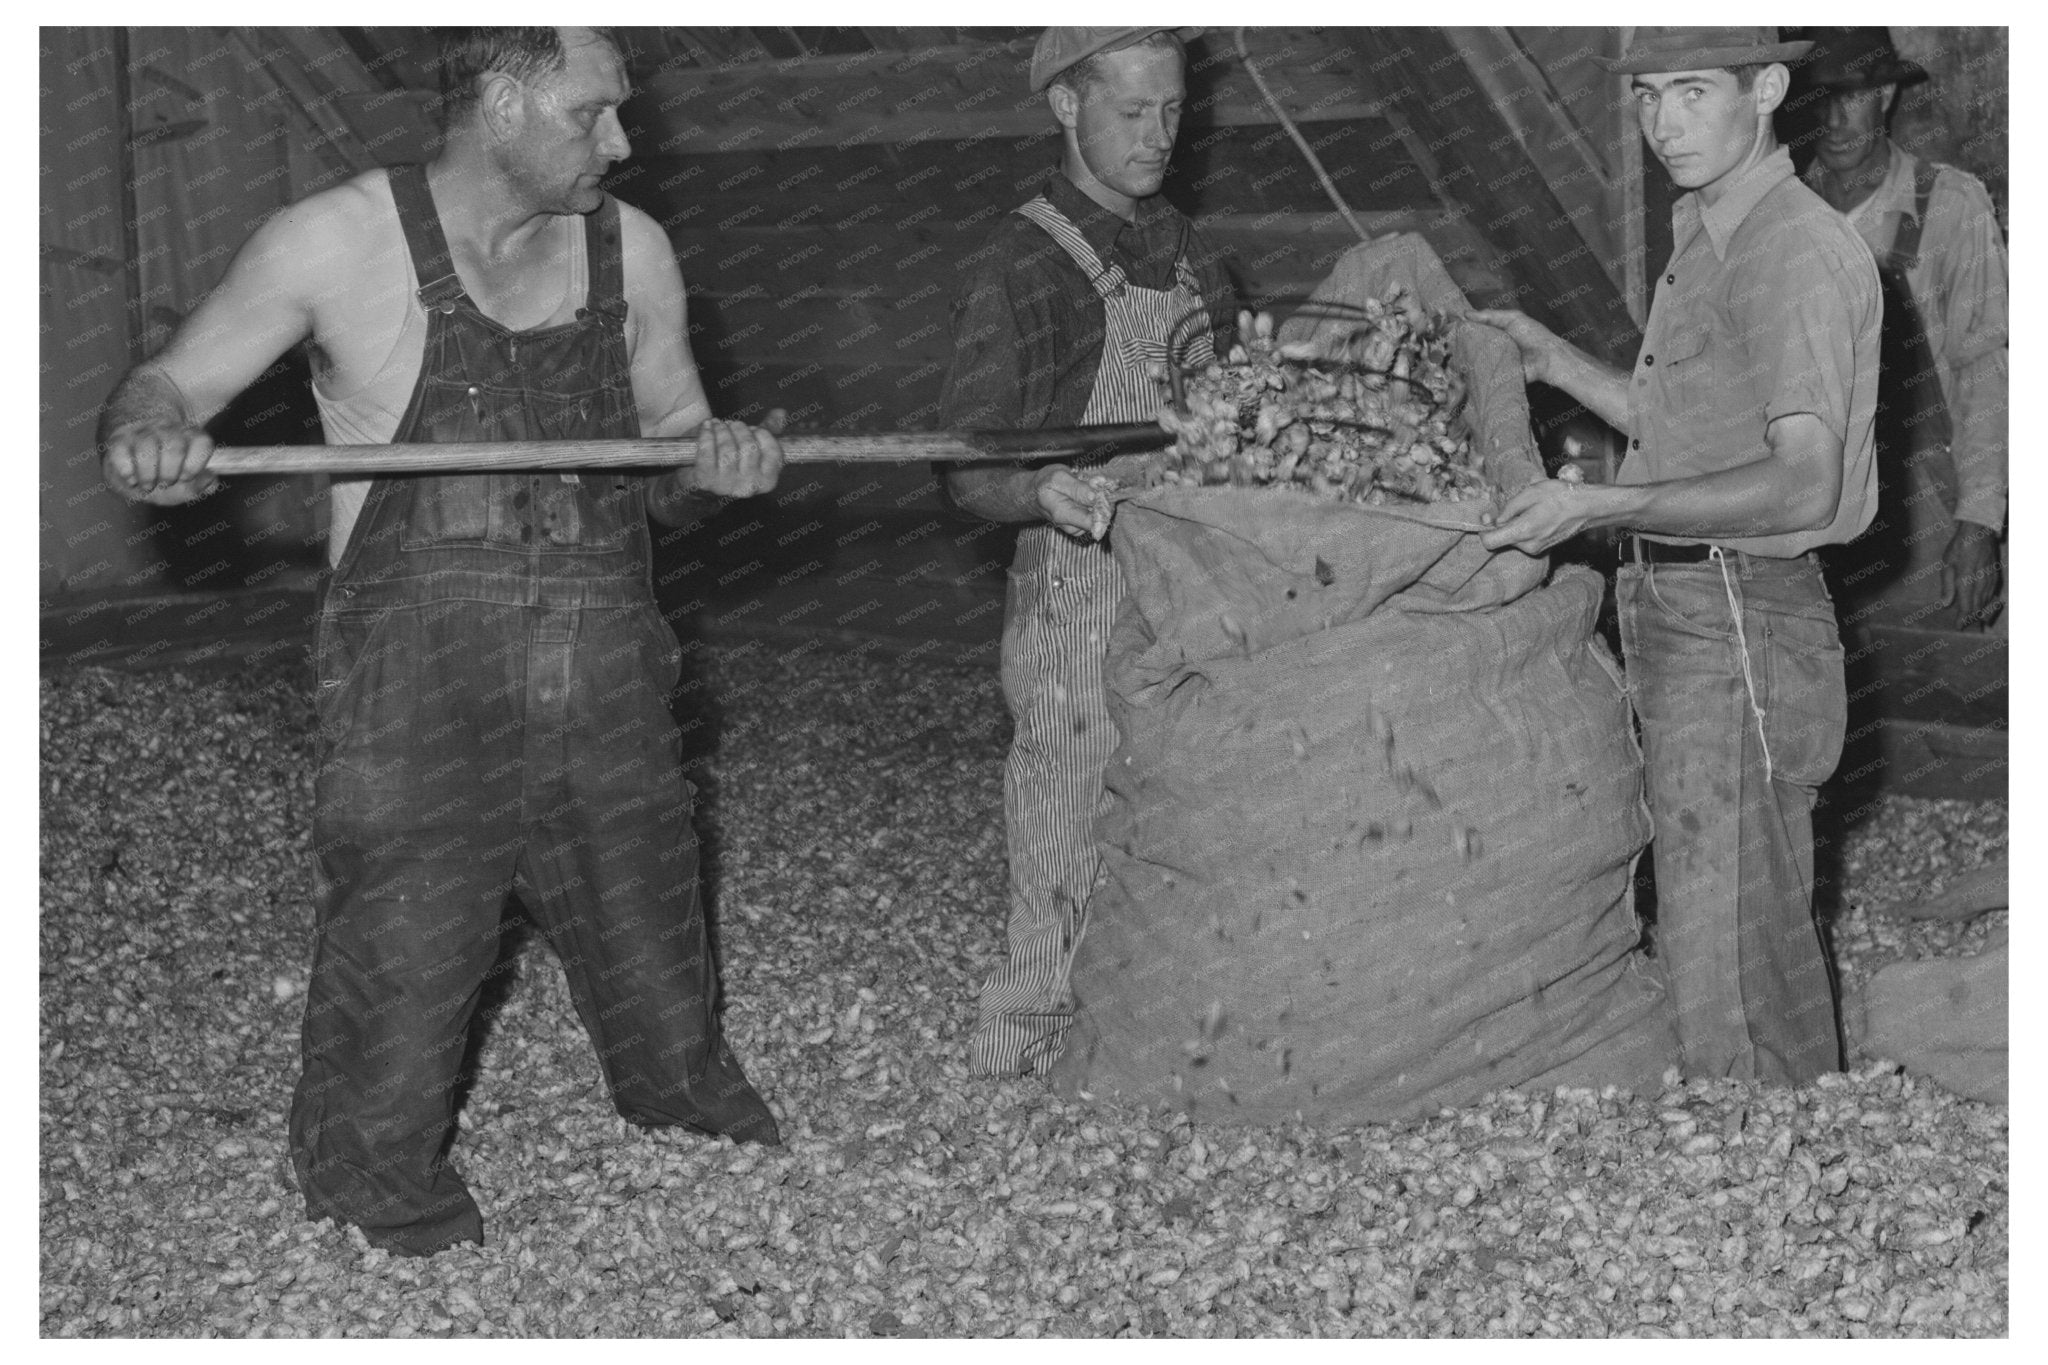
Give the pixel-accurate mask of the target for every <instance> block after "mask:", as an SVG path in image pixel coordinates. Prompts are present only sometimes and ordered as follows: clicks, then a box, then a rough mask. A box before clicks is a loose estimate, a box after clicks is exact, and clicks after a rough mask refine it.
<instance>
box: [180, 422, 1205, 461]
mask: <svg viewBox="0 0 2048 1365" xmlns="http://www.w3.org/2000/svg"><path fill="white" fill-rule="evenodd" d="M781 439H782V458H783V461H784V463H787V464H919V463H924V462H927V461H936V462H940V463H953V462H960V461H972V460H1021V459H1032V460H1038V459H1060V458H1068V459H1071V458H1075V457H1078V456H1082V455H1105V454H1106V455H1118V454H1127V453H1130V452H1134V451H1146V450H1158V449H1160V448H1162V447H1164V446H1166V445H1168V444H1169V443H1171V442H1172V440H1173V436H1172V434H1171V433H1170V432H1168V431H1166V430H1165V429H1163V428H1161V427H1158V426H1155V425H1153V424H1152V423H1150V422H1139V423H1129V424H1123V425H1111V426H1100V427H1067V428H1062V429H1057V430H1044V431H958V432H945V431H940V432H923V431H891V432H874V433H864V434H859V435H852V434H849V435H838V436H832V435H807V434H798V433H791V434H788V435H785V436H783V437H782V438H781ZM696 460H697V440H696V438H695V437H694V436H683V437H672V438H667V439H658V438H647V439H641V440H604V441H484V442H477V443H475V444H455V443H450V444H446V445H434V444H422V445H387V446H369V445H362V446H348V445H342V446H222V447H219V448H218V449H216V450H215V451H214V452H213V458H212V459H211V460H209V461H208V463H207V468H208V469H209V470H211V471H212V472H213V473H216V474H447V473H460V472H471V473H477V472H502V471H509V470H521V469H663V468H673V467H675V466H677V465H686V464H694V463H696Z"/></svg>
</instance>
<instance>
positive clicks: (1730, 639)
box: [1615, 552, 1848, 1082]
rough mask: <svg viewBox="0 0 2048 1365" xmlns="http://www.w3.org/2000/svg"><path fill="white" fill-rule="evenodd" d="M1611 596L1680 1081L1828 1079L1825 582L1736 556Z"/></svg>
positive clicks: (1830, 733) (1810, 568)
mask: <svg viewBox="0 0 2048 1365" xmlns="http://www.w3.org/2000/svg"><path fill="white" fill-rule="evenodd" d="M1615 594H1616V598H1617V603H1618V606H1619V609H1620V617H1621V638H1622V649H1623V654H1624V656H1625V659H1626V662H1627V666H1628V684H1629V694H1630V699H1631V700H1632V702H1633V703H1634V706H1635V711H1636V716H1637V719H1638V720H1639V721H1640V723H1641V725H1642V732H1643V757H1644V761H1645V765H1646V771H1645V781H1646V786H1647V788H1648V794H1649V801H1650V816H1651V821H1652V826H1653V828H1654V831H1655V833H1654V842H1653V843H1652V845H1651V847H1652V856H1653V859H1654V861H1655V864H1656V870H1657V871H1656V878H1657V928H1656V943H1657V952H1658V956H1659V957H1660V958H1661V959H1662V960H1663V961H1664V963H1665V966H1666V969H1667V971H1668V972H1669V976H1670V982H1671V992H1672V999H1673V1001H1674V1003H1675V1005H1676V1008H1677V1014H1678V1032H1679V1043H1680V1050H1681V1060H1682V1065H1683V1067H1684V1070H1685V1073H1686V1074H1687V1075H1689V1076H1706V1077H1732V1078H1737V1079H1755V1080H1767V1081H1783V1082H1798V1081H1805V1080H1810V1079H1812V1078H1813V1077H1815V1076H1818V1075H1820V1074H1821V1073H1823V1072H1827V1071H1833V1070H1837V1069H1839V1068H1840V1066H1841V1043H1840V1035H1839V1033H1838V1031H1837V1027H1836V1018H1835V997H1834V983H1833V978H1832V974H1831V970H1830V966H1829V962H1828V957H1827V951H1826V947H1825V945H1824V943H1823V940H1822V937H1821V933H1820V929H1819V926H1818V925H1817V924H1816V923H1815V919H1814V897H1813V888H1814V873H1813V807H1814V798H1815V795H1816V793H1817V791H1818V789H1819V787H1820V785H1821V783H1823V782H1825V781H1826V780H1827V779H1828V777H1829V776H1830V775H1831V774H1832V773H1833V772H1834V770H1835V764H1836V763H1837V762H1838V761H1839V760H1840V758H1841V753H1842V741H1843V737H1844V731H1845V729H1846V723H1847V712H1848V698H1847V693H1846V689H1845V687H1844V685H1843V680H1842V647H1841V643H1840V640H1839V638H1838V636H1837V633H1836V626H1835V613H1834V604H1833V602H1832V601H1830V599H1829V597H1828V592H1827V588H1826V587H1825V586H1824V585H1823V584H1822V582H1821V575H1820V569H1819V567H1818V565H1817V564H1816V563H1815V562H1814V561H1813V559H1812V558H1811V557H1801V558H1798V559H1761V558H1755V557H1751V556H1747V555H1738V554H1735V553H1733V552H1731V553H1729V554H1728V555H1727V557H1726V558H1725V559H1723V560H1707V561H1702V562H1700V563H1697V564H1655V565H1646V564H1624V565H1623V566H1622V568H1621V571H1620V574H1619V576H1618V578H1617V580H1616V584H1615ZM1738 620H1739V626H1738Z"/></svg>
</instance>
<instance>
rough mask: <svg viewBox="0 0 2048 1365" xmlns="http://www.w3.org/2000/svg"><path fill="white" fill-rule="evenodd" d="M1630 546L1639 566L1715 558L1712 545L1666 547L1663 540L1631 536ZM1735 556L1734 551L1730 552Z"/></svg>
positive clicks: (1694, 562) (1686, 562)
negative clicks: (1632, 547)
mask: <svg viewBox="0 0 2048 1365" xmlns="http://www.w3.org/2000/svg"><path fill="white" fill-rule="evenodd" d="M1628 539H1629V544H1630V545H1632V546H1634V547H1635V551H1634V553H1635V561H1636V563H1638V564H1698V563H1701V562H1702V561H1704V560H1707V559H1710V558H1712V557H1713V549H1714V547H1713V546H1711V545H1666V544H1665V543H1664V542H1663V541H1661V540H1644V539H1643V538H1642V537H1641V536H1630V537H1629V538H1628ZM1728 553H1729V554H1731V555H1732V554H1734V553H1735V552H1734V551H1733V550H1730V551H1729V552H1728Z"/></svg>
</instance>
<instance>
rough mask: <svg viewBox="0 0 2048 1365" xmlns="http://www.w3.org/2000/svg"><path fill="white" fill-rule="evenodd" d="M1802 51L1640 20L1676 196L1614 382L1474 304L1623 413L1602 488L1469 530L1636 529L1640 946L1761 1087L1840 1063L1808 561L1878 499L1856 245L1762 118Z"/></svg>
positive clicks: (1831, 629)
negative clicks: (1627, 358) (1818, 854)
mask: <svg viewBox="0 0 2048 1365" xmlns="http://www.w3.org/2000/svg"><path fill="white" fill-rule="evenodd" d="M1808 46H1809V45H1808V44H1806V43H1780V42H1778V41H1777V40H1776V34H1775V31H1774V30H1770V29H1762V28H1639V29H1637V30H1636V31H1635V36H1634V39H1633V41H1632V45H1631V47H1630V49H1629V50H1628V52H1627V53H1626V54H1625V55H1624V56H1623V57H1622V58H1620V59H1619V60H1609V59H1603V62H1602V64H1603V65H1604V66H1605V67H1606V68H1607V69H1608V70H1610V71H1614V72H1620V73H1625V74H1627V75H1628V76H1629V78H1630V81H1629V85H1630V89H1631V91H1632V92H1633V93H1634V96H1635V98H1636V101H1637V104H1638V109H1637V113H1638V121H1639V123H1640V125H1641V128H1642V133H1643V137H1644V139H1645V140H1646V141H1647V142H1648V143H1649V145H1650V149H1651V151H1652V152H1654V153H1655V155H1656V156H1657V159H1658V160H1659V161H1660V162H1662V163H1663V164H1664V167H1665V169H1666V170H1667V171H1668V172H1669V173H1670V175H1671V178H1672V180H1673V181H1674V182H1676V184H1677V185H1678V186H1679V187H1680V188H1681V189H1683V190H1685V191H1686V193H1684V194H1682V195H1681V196H1680V197H1679V199H1678V202H1677V203H1676V205H1674V207H1673V209H1672V213H1671V239H1672V244H1673V245H1672V254H1671V260H1670V263H1669V264H1668V265H1666V267H1665V268H1664V270H1663V272H1661V275H1660V277H1659V282H1658V284H1657V285H1656V295H1655V299H1654V301H1653V302H1652V303H1651V305H1650V315H1649V319H1648V323H1647V325H1646V326H1645V328H1644V333H1643V343H1642V350H1641V352H1640V353H1639V355H1638V358H1637V361H1636V365H1635V368H1634V370H1633V372H1632V373H1629V372H1623V371H1621V370H1617V369H1614V368H1612V367H1610V366H1608V365H1606V364H1603V363H1602V362H1600V361H1598V360H1595V359H1593V358H1592V357H1591V356H1588V355H1587V354H1586V353H1584V352H1583V351H1580V350H1579V349H1578V348H1576V347H1574V346H1571V345H1570V344H1568V343H1566V342H1565V341H1563V340H1562V339H1561V338H1559V337H1558V336H1556V335H1555V334H1554V333H1552V332H1551V331H1550V330H1549V329H1548V328H1545V327H1544V326H1542V325H1541V324H1540V323H1537V322H1535V321H1533V320H1532V319H1530V318H1528V317H1525V316H1524V315H1522V314H1520V313H1517V312H1512V311H1482V312H1477V313H1475V314H1474V316H1475V317H1477V318H1478V319H1479V320H1481V321H1484V322H1489V323H1492V324H1494V325H1496V326H1499V327H1503V328H1505V329H1506V330H1507V332H1508V334H1509V335H1510V336H1511V337H1513V338H1514V340H1515V342H1516V343H1517V344H1518V345H1519V347H1520V348H1521V352H1522V361H1523V367H1524V369H1525V371H1526V373H1527V377H1528V378H1529V379H1531V380H1542V381H1544V382H1547V383H1550V384H1553V385H1556V386H1557V387H1559V388H1561V389H1563V390H1565V391H1566V392H1567V393H1569V394H1571V395H1572V396H1573V397H1574V398H1576V399H1578V400H1579V401H1580V402H1582V403H1585V404H1586V405H1587V406H1588V407H1590V408H1591V409H1592V410H1593V411H1594V412H1596V413H1597V414H1599V416H1600V417H1601V418H1602V419H1603V420H1605V421H1606V422H1608V423H1609V424H1610V425H1612V426H1614V427H1615V428H1617V429H1618V430H1621V431H1624V432H1626V433H1627V435H1628V438H1629V441H1628V453H1627V456H1626V458H1625V459H1624V461H1623V463H1622V467H1621V472H1620V477H1619V480H1618V482H1616V483H1614V484H1611V485H1584V486H1581V485H1576V484H1572V483H1567V482H1563V481H1555V480H1545V481H1541V482H1539V483H1536V484H1534V485H1531V486H1530V487H1528V488H1526V489H1524V490H1523V491H1521V492H1519V493H1517V494H1516V495H1515V496H1514V497H1513V498H1510V499H1509V500H1508V502H1507V504H1506V505H1505V506H1504V507H1503V508H1502V509H1501V511H1500V514H1499V516H1498V518H1497V522H1496V525H1495V526H1494V528H1493V529H1492V530H1490V531H1488V532H1486V533H1485V534H1484V535H1483V536H1482V537H1481V539H1482V542H1483V543H1484V544H1485V545H1486V547H1487V548H1489V549H1493V550H1501V549H1506V548H1509V547H1514V548H1517V549H1521V550H1524V551H1526V552H1528V553H1530V554H1541V553H1543V552H1545V551H1547V550H1549V549H1550V548H1551V547H1552V546H1554V545H1556V544H1558V543H1559V542H1561V541H1564V540H1566V539H1568V538H1570V537H1571V536H1575V535H1577V534H1579V533H1580V532H1581V531H1585V530H1588V529H1591V528H1594V527H1616V528H1620V529H1624V530H1626V531H1629V532H1632V533H1633V534H1632V535H1631V536H1630V537H1629V538H1628V541H1627V548H1626V549H1625V550H1624V563H1623V564H1622V567H1621V570H1620V573H1619V575H1618V578H1617V581H1616V584H1615V594H1616V597H1617V599H1618V605H1619V609H1620V617H1621V637H1622V646H1623V652H1624V656H1625V658H1626V660H1627V664H1628V680H1629V691H1630V698H1631V700H1632V702H1633V703H1634V706H1635V711H1636V715H1637V717H1638V719H1639V720H1640V721H1641V724H1642V731H1643V747H1644V763H1645V773H1644V776H1645V781H1646V785H1647V788H1648V795H1649V802H1650V814H1651V819H1652V826H1653V831H1654V843H1653V844H1652V850H1653V854H1654V857H1655V863H1656V885H1657V930H1656V942H1657V951H1658V956H1659V957H1660V958H1662V959H1663V961H1664V963H1665V965H1666V968H1667V969H1668V971H1669V973H1670V980H1671V989H1672V999H1673V1001H1674V1004H1675V1005H1676V1008H1677V1012H1678V1029H1679V1041H1680V1046H1681V1055H1682V1061H1683V1066H1684V1069H1685V1072H1686V1073H1687V1074H1688V1075H1692V1076H1709V1077H1733V1078H1738V1079H1755V1080H1769V1081H1781V1082H1799V1081H1806V1080H1810V1079H1812V1078H1813V1077H1815V1076H1817V1075H1820V1074H1821V1073H1823V1072H1826V1071H1831V1070H1835V1069H1837V1068H1839V1067H1840V1065H1841V1060H1842V1054H1841V1043H1840V1034H1839V1032H1838V1024H1837V1020H1836V1011H1835V996H1834V982H1833V979H1832V976H1831V972H1830V968H1829V963H1828V959H1827V953H1826V948H1825V945H1824V942H1823V940H1822V938H1821V934H1820V928H1819V926H1818V924H1817V923H1816V922H1815V919H1814V903H1813V887H1814V881H1813V820H1812V815H1813V805H1814V798H1815V794H1816V792H1817V790H1818V788H1819V786H1820V784H1821V783H1822V782H1825V781H1826V780H1827V778H1828V777H1829V775H1830V774H1831V773H1832V772H1833V771H1834V768H1835V764H1836V763H1837V761H1839V759H1840V757H1841V748H1842V741H1843V737H1844V730H1845V728H1846V727H1845V719H1846V714H1847V708H1848V699H1847V696H1846V692H1845V689H1844V686H1843V676H1842V665H1843V658H1842V648H1841V644H1840V641H1839V638H1838V635H1837V629H1836V622H1835V614H1834V607H1833V604H1832V603H1831V601H1830V600H1829V597H1828V591H1827V588H1826V586H1825V585H1824V584H1823V582H1822V580H1821V572H1820V567H1819V564H1818V563H1817V561H1816V557H1815V553H1814V552H1815V551H1816V550H1817V549H1818V548H1819V547H1821V546H1824V545H1833V544H1841V543H1843V542H1846V541H1848V540H1850V539H1853V538H1854V537H1855V536H1856V534H1857V533H1858V532H1860V531H1861V530H1862V529H1863V528H1864V527H1865V526H1866V525H1868V524H1869V522H1870V518H1871V514H1872V511H1873V509H1874V507H1875V505H1876V502H1875V497H1876V489H1875V475H1874V462H1873V453H1872V436H1871V428H1872V420H1873V416H1874V413H1875V408H1876V395H1877V360H1878V327H1879V312H1880V298H1879V293H1878V283H1877V270H1876V267H1875V266H1874V265H1873V264H1872V262H1871V259H1870V252H1869V251H1868V249H1866V248H1865V247H1864V245H1863V243H1862V242H1861V241H1859V240H1858V239H1857V237H1856V235H1855V234H1854V233H1853V232H1851V231H1850V230H1849V227H1848V224H1846V223H1844V222H1843V221H1842V218H1841V215H1839V214H1837V213H1836V212H1835V211H1834V210H1832V209H1830V208H1829V207H1828V206H1827V204H1825V203H1824V202H1822V200H1821V199H1820V197H1819V196H1818V195H1816V194H1814V193H1813V192H1812V191H1811V190H1809V189H1807V188H1806V187H1805V186H1804V185H1802V184H1800V183H1799V181H1798V179H1797V178H1796V177H1795V176H1794V175H1793V173H1792V161H1791V158H1790V156H1789V155H1787V153H1786V152H1785V151H1784V149H1782V148H1780V147H1779V146H1778V145H1777V141H1776V138H1775V137H1774V136H1773V133H1772V126H1771V113H1772V111H1773V110H1774V109H1776V108H1777V107H1778V105H1779V104H1780V103H1781V102H1782V101H1783V100H1784V98H1785V92H1786V88H1787V85H1788V82H1789V80H1790V73H1789V71H1788V69H1787V67H1786V65H1785V63H1787V62H1789V61H1791V60H1792V59H1793V58H1795V57H1798V56H1800V55H1801V54H1803V53H1804V52H1805V51H1806V50H1807V47H1808Z"/></svg>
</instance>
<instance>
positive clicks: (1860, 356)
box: [1619, 148, 1883, 558]
mask: <svg viewBox="0 0 2048 1365" xmlns="http://www.w3.org/2000/svg"><path fill="white" fill-rule="evenodd" d="M1671 240H1672V242H1673V243H1674V246H1673V249H1672V254H1671V262H1670V264H1669V265H1668V266H1666V268H1665V271H1664V273H1663V275H1662V276H1661V277H1660V278H1659V280H1658V283H1657V292H1656V296H1655V299H1654V301H1653V302H1652V303H1651V305H1650V316H1649V321H1648V325H1647V326H1646V327H1645V328H1644V331H1643V348H1642V351H1641V353H1640V354H1639V355H1638V357H1637V359H1636V368H1635V374H1634V375H1633V376H1632V381H1631V383H1630V386H1629V430H1628V435H1629V450H1628V455H1627V457H1626V458H1625V459H1624V460H1623V462H1622V466H1621V472H1620V476H1619V478H1620V482H1622V483H1625V484H1640V483H1656V482H1662V481H1665V480H1669V479H1682V478H1690V477H1693V476H1695V475H1700V474H1711V473H1717V472H1719V471H1721V470H1724V469H1733V468H1737V467H1739V466H1741V465H1746V464H1751V463H1754V462H1755V461H1757V460H1760V459H1764V458H1765V457H1767V456H1768V455H1769V454H1770V444H1769V442H1768V440H1767V436H1766V433H1767V431H1768V430H1769V427H1770V424H1771V423H1772V422H1773V421H1775V420H1776V419H1778V418H1780V417H1785V416H1789V415H1791V414H1793V413H1802V412H1803V413H1812V414H1813V415H1814V416H1816V417H1818V418H1819V419H1820V420H1821V421H1822V422H1824V423H1826V424H1827V427H1828V429H1829V430H1830V431H1832V432H1834V433H1835V435H1836V436H1838V437H1840V438H1841V441H1842V491H1841V496H1840V499H1839V500H1838V502H1837V503H1836V507H1835V514H1834V516H1833V517H1832V518H1831V519H1830V521H1829V522H1828V524H1827V525H1826V526H1824V527H1822V528H1820V529H1818V530H1813V531H1796V532H1787V533H1784V534H1777V535H1761V536H1717V537H1715V541H1716V543H1718V544H1721V545H1724V546H1727V547H1729V548H1732V549H1738V550H1743V551H1747V552H1748V553H1750V554H1755V555H1766V556H1772V557H1778V558H1791V557H1792V556H1795V555H1799V554H1803V553H1805V552H1806V551H1808V550H1811V549H1814V548H1816V547H1818V546H1821V545H1832V544H1840V543H1843V542H1846V541H1849V540H1852V539H1854V538H1855V537H1856V535H1857V534H1858V533H1859V532H1861V531H1862V530H1863V528H1864V527H1866V526H1868V525H1869V524H1870V519H1871V517H1872V515H1873V514H1874V513H1875V511H1876V509H1877V470H1876V463H1875V459H1874V454H1873V436H1874V432H1873V423H1874V420H1875V417H1876V411H1877V362H1878V341H1879V337H1878V331H1879V323H1880V310H1881V309H1882V307H1883V304H1882V295H1881V294H1880V292H1879V288H1878V280H1877V267H1876V265H1875V264H1874V263H1873V262H1872V260H1871V257H1870V251H1869V249H1868V248H1867V247H1865V246H1864V244H1863V242H1862V241H1861V240H1860V239H1859V238H1858V237H1857V236H1856V234H1855V232H1854V231H1853V230H1852V229H1851V228H1850V227H1849V225H1848V224H1847V223H1846V222H1845V221H1843V219H1842V216H1841V215H1840V214H1838V213H1836V212H1835V211H1834V210H1833V209H1832V208H1830V207H1829V206H1828V204H1827V202H1826V201H1825V200H1823V199H1822V198H1821V197H1820V196H1819V195H1817V194H1815V193H1814V192H1813V191H1812V190H1810V189H1808V188H1807V187H1806V186H1805V185H1803V184H1801V183H1800V182H1799V180H1798V179H1797V177H1795V176H1794V175H1793V173H1792V159H1791V156H1790V155H1789V154H1788V153H1787V152H1786V151H1785V150H1784V149H1783V148H1780V149H1779V150H1777V151H1776V152H1774V153H1773V154H1772V155H1771V156H1770V157H1769V158H1767V159H1766V160H1764V161H1763V162H1761V163H1759V164H1758V165H1757V166H1755V167H1753V168H1752V169H1751V170H1750V171H1749V172H1748V173H1747V174H1746V175H1745V176H1744V177H1743V178H1742V179H1741V180H1740V181H1738V182H1737V183H1735V184H1734V185H1732V186H1730V187H1729V189H1728V191H1727V193H1725V194H1724V195H1722V197H1721V199H1720V200H1719V202H1717V203H1715V204H1713V205H1712V206H1702V205H1701V203H1700V201H1699V196H1698V194H1697V193H1693V194H1687V195H1685V196H1683V197H1682V198H1680V199H1679V201H1678V203H1677V204H1676V205H1675V206H1674V207H1673V209H1672V211H1671ZM1652 539H1660V540H1661V539H1676V538H1674V537H1662V536H1659V537H1652Z"/></svg>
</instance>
